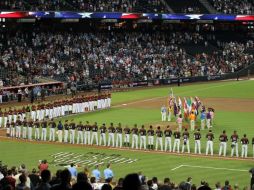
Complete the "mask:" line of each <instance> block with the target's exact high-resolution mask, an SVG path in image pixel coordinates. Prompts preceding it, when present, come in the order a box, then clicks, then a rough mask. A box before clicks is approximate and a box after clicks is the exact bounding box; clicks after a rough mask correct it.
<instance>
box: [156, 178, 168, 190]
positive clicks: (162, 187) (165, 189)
mask: <svg viewBox="0 0 254 190" xmlns="http://www.w3.org/2000/svg"><path fill="white" fill-rule="evenodd" d="M159 190H171V184H170V179H169V178H165V179H164V184H163V185H162V186H161V187H159Z"/></svg>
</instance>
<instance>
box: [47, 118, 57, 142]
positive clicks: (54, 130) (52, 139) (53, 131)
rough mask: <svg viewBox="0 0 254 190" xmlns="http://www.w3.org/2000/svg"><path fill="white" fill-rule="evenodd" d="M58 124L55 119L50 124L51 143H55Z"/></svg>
mask: <svg viewBox="0 0 254 190" xmlns="http://www.w3.org/2000/svg"><path fill="white" fill-rule="evenodd" d="M55 133H56V123H55V121H54V119H51V121H50V122H49V141H53V142H55Z"/></svg>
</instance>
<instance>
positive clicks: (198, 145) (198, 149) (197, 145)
mask: <svg viewBox="0 0 254 190" xmlns="http://www.w3.org/2000/svg"><path fill="white" fill-rule="evenodd" d="M194 139H195V150H194V153H195V154H197V153H198V154H201V143H200V139H201V133H200V129H197V131H196V132H195V133H194Z"/></svg>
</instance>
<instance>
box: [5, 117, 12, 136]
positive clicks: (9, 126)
mask: <svg viewBox="0 0 254 190" xmlns="http://www.w3.org/2000/svg"><path fill="white" fill-rule="evenodd" d="M6 128H7V130H6V136H7V137H10V132H11V124H10V122H9V120H7V123H6Z"/></svg>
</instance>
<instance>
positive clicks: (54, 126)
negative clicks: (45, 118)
mask: <svg viewBox="0 0 254 190" xmlns="http://www.w3.org/2000/svg"><path fill="white" fill-rule="evenodd" d="M49 126H50V128H52V129H54V128H56V123H55V122H54V121H51V122H50V123H49Z"/></svg>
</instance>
